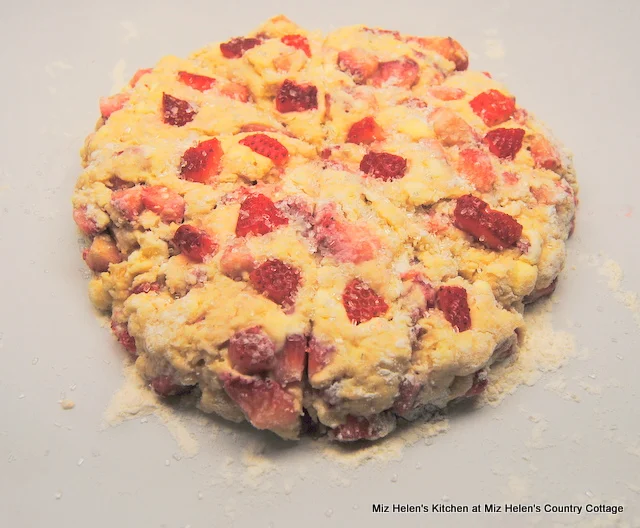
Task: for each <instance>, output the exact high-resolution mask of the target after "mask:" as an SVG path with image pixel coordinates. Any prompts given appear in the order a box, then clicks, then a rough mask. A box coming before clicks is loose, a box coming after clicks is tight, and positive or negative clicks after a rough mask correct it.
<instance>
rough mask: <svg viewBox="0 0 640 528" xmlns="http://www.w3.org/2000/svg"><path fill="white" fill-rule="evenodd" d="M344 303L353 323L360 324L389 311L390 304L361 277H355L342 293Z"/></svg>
mask: <svg viewBox="0 0 640 528" xmlns="http://www.w3.org/2000/svg"><path fill="white" fill-rule="evenodd" d="M342 304H343V305H344V309H345V311H346V312H347V317H348V318H349V320H350V321H351V322H352V323H355V324H357V325H358V324H360V323H364V322H366V321H369V320H370V319H373V318H374V317H380V316H382V315H384V314H385V313H387V310H388V309H389V305H388V304H387V303H386V302H385V300H384V299H383V298H382V297H380V296H379V295H378V294H377V293H376V292H375V291H373V290H372V289H371V288H370V287H369V286H368V285H367V284H366V283H365V282H363V281H362V280H360V279H353V280H352V281H351V282H350V283H349V284H347V286H346V288H345V289H344V292H343V293H342Z"/></svg>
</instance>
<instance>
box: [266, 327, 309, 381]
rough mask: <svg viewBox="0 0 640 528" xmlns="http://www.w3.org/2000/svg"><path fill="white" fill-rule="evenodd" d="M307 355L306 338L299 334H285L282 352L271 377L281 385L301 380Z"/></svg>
mask: <svg viewBox="0 0 640 528" xmlns="http://www.w3.org/2000/svg"><path fill="white" fill-rule="evenodd" d="M306 356H307V338H306V336H303V335H300V334H294V335H290V336H287V339H286V341H285V343H284V348H283V350H282V353H281V354H280V356H279V357H278V360H277V362H276V366H275V368H274V370H273V377H274V378H275V380H276V381H277V382H278V383H280V384H281V385H287V384H289V383H294V382H296V381H302V372H303V371H304V362H305V358H306Z"/></svg>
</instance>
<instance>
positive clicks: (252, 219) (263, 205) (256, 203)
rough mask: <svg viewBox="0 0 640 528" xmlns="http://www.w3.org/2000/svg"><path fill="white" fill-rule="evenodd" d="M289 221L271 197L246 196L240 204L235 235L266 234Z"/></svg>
mask: <svg viewBox="0 0 640 528" xmlns="http://www.w3.org/2000/svg"><path fill="white" fill-rule="evenodd" d="M288 223H289V221H288V220H287V218H286V217H285V216H283V215H282V213H281V212H280V211H278V209H277V208H276V206H275V204H274V203H273V202H272V201H271V199H269V198H267V197H266V196H265V195H263V194H251V195H249V196H247V197H246V198H245V200H244V202H242V205H241V206H240V212H239V213H238V223H237V224H236V235H237V236H239V237H243V236H247V235H266V234H267V233H270V232H271V231H273V230H274V229H277V228H278V227H280V226H283V225H287V224H288Z"/></svg>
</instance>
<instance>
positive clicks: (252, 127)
mask: <svg viewBox="0 0 640 528" xmlns="http://www.w3.org/2000/svg"><path fill="white" fill-rule="evenodd" d="M238 132H240V133H242V132H276V133H279V134H285V133H286V132H285V131H284V130H278V129H277V128H276V127H272V126H269V125H263V124H262V123H245V124H244V125H242V126H241V127H240V129H239V130H238Z"/></svg>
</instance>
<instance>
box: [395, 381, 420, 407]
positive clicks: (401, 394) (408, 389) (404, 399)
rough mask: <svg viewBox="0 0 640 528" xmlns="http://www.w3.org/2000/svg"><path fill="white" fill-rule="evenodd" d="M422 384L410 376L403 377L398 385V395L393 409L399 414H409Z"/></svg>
mask: <svg viewBox="0 0 640 528" xmlns="http://www.w3.org/2000/svg"><path fill="white" fill-rule="evenodd" d="M421 388H422V386H421V385H420V384H419V383H416V382H415V381H413V380H410V379H409V378H403V379H402V381H401V382H400V385H399V386H398V397H397V398H396V400H395V401H394V402H393V410H394V412H395V413H396V414H398V415H399V416H403V415H405V414H407V413H408V412H409V411H410V410H411V409H413V406H414V404H415V402H416V398H417V397H418V394H419V393H420V389H421Z"/></svg>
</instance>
